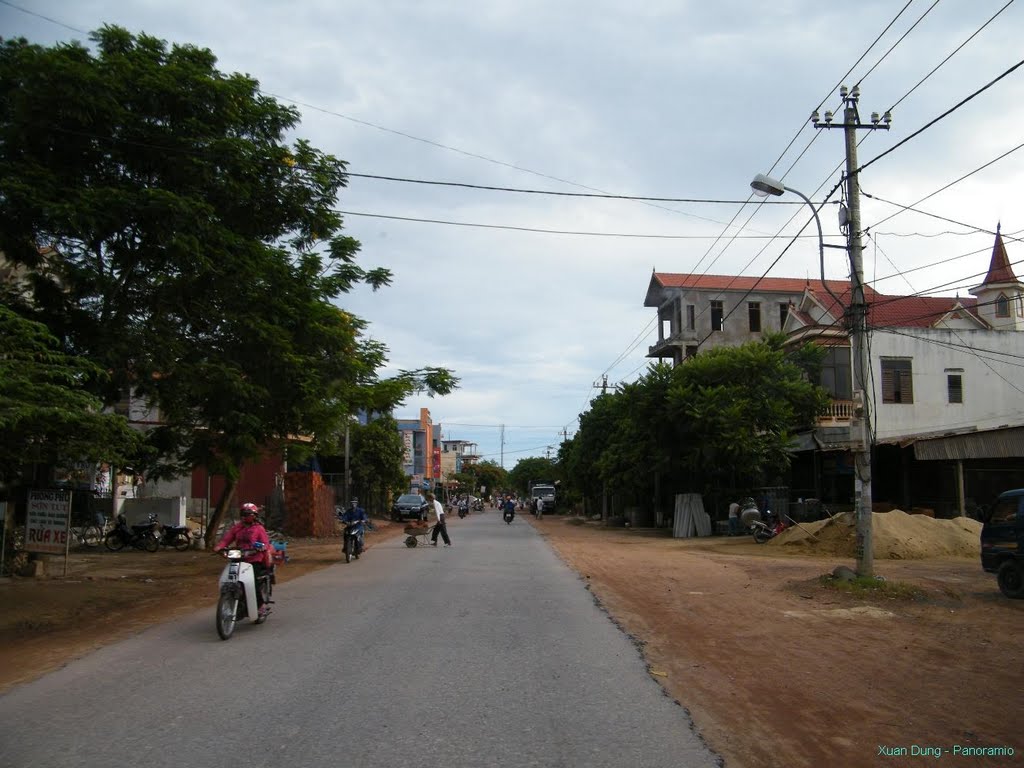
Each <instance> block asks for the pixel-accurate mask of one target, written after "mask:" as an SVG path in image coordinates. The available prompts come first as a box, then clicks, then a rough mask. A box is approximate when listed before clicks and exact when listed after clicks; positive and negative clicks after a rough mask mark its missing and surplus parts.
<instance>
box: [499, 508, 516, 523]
mask: <svg viewBox="0 0 1024 768" xmlns="http://www.w3.org/2000/svg"><path fill="white" fill-rule="evenodd" d="M515 516H516V513H515V510H513V509H506V510H505V514H504V515H502V517H503V518H504V519H505V522H506V523H507V524H508V525H512V521H513V520H514V519H515Z"/></svg>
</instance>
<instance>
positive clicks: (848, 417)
mask: <svg viewBox="0 0 1024 768" xmlns="http://www.w3.org/2000/svg"><path fill="white" fill-rule="evenodd" d="M854 408H856V404H855V403H854V402H853V400H833V401H832V402H831V403H830V404H829V406H828V410H826V411H825V413H823V414H822V415H821V416H819V417H818V426H819V427H834V426H848V425H849V424H850V422H851V421H852V420H853V414H854Z"/></svg>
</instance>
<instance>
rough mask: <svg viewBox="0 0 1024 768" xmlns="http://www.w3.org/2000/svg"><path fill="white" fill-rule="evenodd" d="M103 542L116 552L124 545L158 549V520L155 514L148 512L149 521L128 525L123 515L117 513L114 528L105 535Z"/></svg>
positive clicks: (147, 549) (154, 550)
mask: <svg viewBox="0 0 1024 768" xmlns="http://www.w3.org/2000/svg"><path fill="white" fill-rule="evenodd" d="M103 544H104V546H106V548H107V549H109V550H110V551H111V552H117V551H119V550H122V549H124V548H125V547H126V546H132V547H135V548H136V549H144V550H146V551H147V552H156V551H157V550H158V549H160V521H159V520H157V517H156V515H155V514H150V516H149V522H147V523H142V524H141V525H132V526H129V525H128V521H127V520H125V517H124V515H118V516H117V523H116V524H115V525H114V530H112V531H111V532H110V533H108V534H107V535H106V538H104V539H103Z"/></svg>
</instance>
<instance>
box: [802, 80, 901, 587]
mask: <svg viewBox="0 0 1024 768" xmlns="http://www.w3.org/2000/svg"><path fill="white" fill-rule="evenodd" d="M839 95H840V96H841V97H842V99H843V103H844V108H843V122H842V123H835V122H833V120H832V113H831V112H826V113H825V119H824V121H821V120H820V118H819V117H818V113H817V112H815V113H814V114H812V115H811V122H812V123H813V124H814V127H815V128H842V129H843V130H844V132H845V134H846V199H847V206H848V210H847V223H848V226H849V230H848V235H847V243H848V245H849V251H850V354H851V356H852V358H853V386H854V392H853V396H854V403H855V408H854V419H853V421H851V424H850V439H851V443H852V444H853V460H854V503H855V508H856V513H857V575H858V576H862V577H871V576H873V575H874V547H873V544H872V540H871V536H872V525H871V523H872V520H871V514H872V511H871V445H872V443H873V442H874V441H873V439H872V437H871V423H870V414H871V394H872V388H871V375H870V374H871V361H870V360H869V359H868V345H867V309H868V307H867V300H866V299H865V297H864V268H863V264H862V258H861V254H862V251H863V245H862V242H861V223H860V185H859V183H858V170H857V168H858V166H857V129H858V128H862V129H868V130H876V129H879V128H880V129H882V130H889V124H890V123H891V122H892V115H891V114H890V113H889V112H886V113H885V115H884V116H883V117H882V118H881V120H879V117H878V113H877V112H875V113H873V114H872V115H871V122H870V123H862V122H861V121H860V113H859V112H858V109H857V102H858V101H859V100H860V87H859V86H856V85H855V86H853V90H852V91H848V90H847V88H846V86H845V85H844V86H842V87H841V88H840V89H839ZM858 401H859V402H858Z"/></svg>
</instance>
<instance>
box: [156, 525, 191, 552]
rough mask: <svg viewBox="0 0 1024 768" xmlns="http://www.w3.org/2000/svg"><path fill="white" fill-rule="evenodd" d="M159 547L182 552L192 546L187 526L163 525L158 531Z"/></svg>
mask: <svg viewBox="0 0 1024 768" xmlns="http://www.w3.org/2000/svg"><path fill="white" fill-rule="evenodd" d="M160 546H161V547H174V549H176V550H177V551H178V552H184V551H186V550H187V549H189V547H191V546H192V531H190V530H189V528H188V526H187V525H164V526H162V527H161V529H160Z"/></svg>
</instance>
